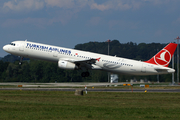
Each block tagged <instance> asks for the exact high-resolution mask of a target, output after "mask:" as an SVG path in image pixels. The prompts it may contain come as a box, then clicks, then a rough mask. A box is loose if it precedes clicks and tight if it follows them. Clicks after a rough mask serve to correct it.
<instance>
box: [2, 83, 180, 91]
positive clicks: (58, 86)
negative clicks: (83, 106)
mask: <svg viewBox="0 0 180 120" xmlns="http://www.w3.org/2000/svg"><path fill="white" fill-rule="evenodd" d="M122 84H127V83H0V86H1V87H0V90H30V91H35V90H38V91H75V90H77V89H78V90H84V87H85V85H86V86H87V87H88V91H100V92H132V90H131V88H130V87H128V88H127V89H122V88H116V87H114V88H113V87H106V88H96V87H105V86H116V85H122ZM136 84H137V83H136ZM144 84H145V83H144ZM18 85H22V87H17V86H18ZM3 86H6V87H4V88H3ZM9 86H10V87H9ZM63 87H65V88H63ZM78 87H80V88H78ZM92 87H95V88H94V89H93V88H92ZM145 90H147V92H180V89H149V88H147V89H145V88H140V89H137V88H136V89H133V92H145Z"/></svg>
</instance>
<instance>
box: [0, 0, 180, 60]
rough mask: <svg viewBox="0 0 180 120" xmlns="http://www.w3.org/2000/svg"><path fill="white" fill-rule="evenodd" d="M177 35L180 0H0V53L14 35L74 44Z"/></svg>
mask: <svg viewBox="0 0 180 120" xmlns="http://www.w3.org/2000/svg"><path fill="white" fill-rule="evenodd" d="M177 36H180V0H0V38H1V39H0V47H1V49H0V57H4V56H5V55H7V53H6V52H4V51H3V49H2V47H3V46H4V45H5V44H8V43H10V42H11V41H15V40H25V39H27V40H28V41H33V42H40V43H46V44H51V45H56V46H62V47H68V48H74V46H75V45H77V44H80V43H86V42H89V41H98V42H104V41H106V40H108V39H110V40H114V39H117V40H119V41H120V42H121V43H127V42H130V41H132V42H134V43H142V42H145V43H152V42H155V43H168V42H172V41H175V40H174V38H176V37H177ZM127 49H128V48H127Z"/></svg>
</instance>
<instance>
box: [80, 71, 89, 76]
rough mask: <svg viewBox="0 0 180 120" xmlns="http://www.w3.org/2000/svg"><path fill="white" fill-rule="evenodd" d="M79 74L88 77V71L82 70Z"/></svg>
mask: <svg viewBox="0 0 180 120" xmlns="http://www.w3.org/2000/svg"><path fill="white" fill-rule="evenodd" d="M81 76H82V77H89V72H82V73H81Z"/></svg>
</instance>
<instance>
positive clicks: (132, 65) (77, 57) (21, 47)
mask: <svg viewBox="0 0 180 120" xmlns="http://www.w3.org/2000/svg"><path fill="white" fill-rule="evenodd" d="M12 43H13V44H14V45H13V44H11V45H5V46H4V47H3V49H4V50H5V51H6V52H8V53H11V54H14V55H17V56H23V57H27V58H35V59H41V60H46V61H52V62H58V61H59V60H65V61H71V62H72V63H73V62H78V61H86V60H90V59H98V58H99V59H98V60H97V61H96V62H95V63H94V64H92V67H91V68H90V69H95V70H96V69H98V70H105V71H109V72H112V73H120V74H131V75H156V74H167V73H173V72H175V70H174V69H171V68H168V67H163V66H160V65H154V64H149V63H146V62H142V61H136V60H131V59H126V58H121V57H114V56H108V55H103V54H97V53H92V52H86V51H81V50H75V49H68V48H63V47H57V46H52V45H46V44H41V43H35V42H29V41H14V42H12Z"/></svg>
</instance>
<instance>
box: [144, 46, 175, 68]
mask: <svg viewBox="0 0 180 120" xmlns="http://www.w3.org/2000/svg"><path fill="white" fill-rule="evenodd" d="M176 47H177V44H175V43H169V44H168V45H167V46H166V47H164V48H163V49H162V50H161V51H160V52H158V53H157V54H156V55H155V56H154V57H152V58H151V59H150V60H148V61H146V63H151V64H155V65H161V66H164V67H168V65H169V63H170V61H171V58H172V56H173V54H174V51H175V50H176Z"/></svg>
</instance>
